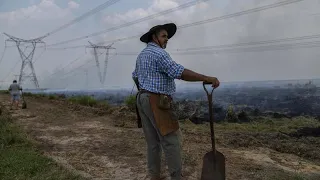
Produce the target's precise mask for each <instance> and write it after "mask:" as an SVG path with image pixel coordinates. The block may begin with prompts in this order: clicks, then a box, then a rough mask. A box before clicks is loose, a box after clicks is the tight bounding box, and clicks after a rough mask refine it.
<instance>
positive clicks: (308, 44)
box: [47, 41, 320, 79]
mask: <svg viewBox="0 0 320 180" xmlns="http://www.w3.org/2000/svg"><path fill="white" fill-rule="evenodd" d="M316 47H320V41H315V42H304V43H293V44H283V45H277V46H275V45H271V46H265V47H247V48H226V49H220V50H205V51H191V52H170V54H175V55H182V56H185V55H210V54H214V53H242V52H260V51H274V50H290V49H296V48H316ZM139 53H140V52H120V53H110V54H112V55H114V56H117V55H124V56H132V55H138V54H139ZM89 62H90V61H87V62H86V63H84V64H82V65H80V66H79V67H77V68H75V69H71V70H70V71H68V72H67V73H64V74H63V77H62V78H64V77H65V75H67V74H70V73H72V72H74V71H76V70H78V69H80V68H81V67H83V66H85V65H86V64H88V63H89ZM47 77H52V75H50V76H47ZM62 78H61V79H62Z"/></svg>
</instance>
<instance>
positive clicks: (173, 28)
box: [140, 23, 177, 43]
mask: <svg viewBox="0 0 320 180" xmlns="http://www.w3.org/2000/svg"><path fill="white" fill-rule="evenodd" d="M158 29H165V30H166V31H167V33H168V39H170V38H171V37H172V36H173V35H174V34H175V33H176V31H177V26H176V25H175V24H174V23H168V24H163V25H157V26H154V27H152V28H151V29H150V30H149V31H148V32H147V33H145V34H144V35H142V36H141V37H140V41H142V42H144V43H148V42H149V40H150V38H151V35H152V34H153V33H154V32H155V31H156V30H158Z"/></svg>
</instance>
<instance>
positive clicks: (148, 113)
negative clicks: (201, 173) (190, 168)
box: [137, 93, 182, 180]
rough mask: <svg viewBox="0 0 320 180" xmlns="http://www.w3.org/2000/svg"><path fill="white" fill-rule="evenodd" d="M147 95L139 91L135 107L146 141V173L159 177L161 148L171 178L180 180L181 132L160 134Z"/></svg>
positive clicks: (148, 95)
mask: <svg viewBox="0 0 320 180" xmlns="http://www.w3.org/2000/svg"><path fill="white" fill-rule="evenodd" d="M149 97H150V94H149V93H141V94H138V97H137V107H138V111H139V114H140V117H141V123H142V129H143V132H144V135H145V139H146V143H147V166H148V173H149V175H150V176H151V177H154V178H158V177H160V173H161V155H162V149H163V151H164V154H165V158H166V162H167V165H168V170H169V173H170V176H171V179H172V180H180V179H181V171H182V161H181V132H180V130H178V131H177V132H172V133H170V134H168V135H166V136H162V135H161V134H160V132H159V129H158V128H157V126H156V122H155V119H154V117H153V112H152V109H151V105H150V101H149ZM161 147H162V148H161Z"/></svg>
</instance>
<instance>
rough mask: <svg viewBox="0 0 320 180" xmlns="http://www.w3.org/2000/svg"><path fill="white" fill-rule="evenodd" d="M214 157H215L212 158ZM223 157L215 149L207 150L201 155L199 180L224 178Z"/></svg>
mask: <svg viewBox="0 0 320 180" xmlns="http://www.w3.org/2000/svg"><path fill="white" fill-rule="evenodd" d="M214 157H215V158H214ZM225 179H226V175H225V157H224V155H223V154H222V153H221V152H219V151H216V153H215V154H214V153H213V151H210V152H207V153H206V154H205V155H204V157H203V165H202V173H201V180H225Z"/></svg>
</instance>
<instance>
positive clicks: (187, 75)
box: [181, 68, 208, 81]
mask: <svg viewBox="0 0 320 180" xmlns="http://www.w3.org/2000/svg"><path fill="white" fill-rule="evenodd" d="M181 79H182V80H185V81H206V80H207V79H208V76H205V75H203V74H199V73H196V72H194V71H191V70H189V69H186V68H185V69H184V71H183V72H182V75H181Z"/></svg>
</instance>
